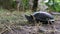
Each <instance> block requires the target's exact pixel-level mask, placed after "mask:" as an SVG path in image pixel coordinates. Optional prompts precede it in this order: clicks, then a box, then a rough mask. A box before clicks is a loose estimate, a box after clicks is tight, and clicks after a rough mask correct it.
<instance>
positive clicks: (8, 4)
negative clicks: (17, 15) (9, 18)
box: [0, 0, 60, 12]
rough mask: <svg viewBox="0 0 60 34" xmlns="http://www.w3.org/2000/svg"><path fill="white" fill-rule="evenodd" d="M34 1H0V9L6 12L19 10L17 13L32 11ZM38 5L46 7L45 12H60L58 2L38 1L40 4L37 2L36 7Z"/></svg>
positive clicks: (57, 0)
mask: <svg viewBox="0 0 60 34" xmlns="http://www.w3.org/2000/svg"><path fill="white" fill-rule="evenodd" d="M34 1H35V0H0V7H1V8H4V9H8V10H13V9H15V10H19V11H21V10H24V11H25V10H32V7H33V5H34V4H33V2H34ZM37 1H39V0H37ZM44 1H47V2H44ZM39 3H40V5H42V6H43V5H44V4H45V5H46V6H48V8H47V10H50V11H55V12H60V0H40V2H38V5H39ZM38 7H40V6H38ZM41 8H42V7H40V9H39V10H41ZM42 9H44V8H42Z"/></svg>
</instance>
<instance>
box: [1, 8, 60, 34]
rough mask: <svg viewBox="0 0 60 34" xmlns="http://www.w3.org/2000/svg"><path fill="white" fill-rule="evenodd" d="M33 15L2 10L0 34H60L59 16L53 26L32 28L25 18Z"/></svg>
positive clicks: (56, 16)
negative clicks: (26, 15)
mask: <svg viewBox="0 0 60 34" xmlns="http://www.w3.org/2000/svg"><path fill="white" fill-rule="evenodd" d="M31 13H32V12H30V11H29V12H28V11H27V12H24V11H20V12H18V11H15V10H14V11H9V10H2V9H0V34H60V21H59V19H60V16H59V15H55V20H56V21H55V24H53V25H36V26H31V24H29V22H27V19H26V18H25V16H24V15H25V14H28V15H29V14H31ZM33 25H34V24H33Z"/></svg>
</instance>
